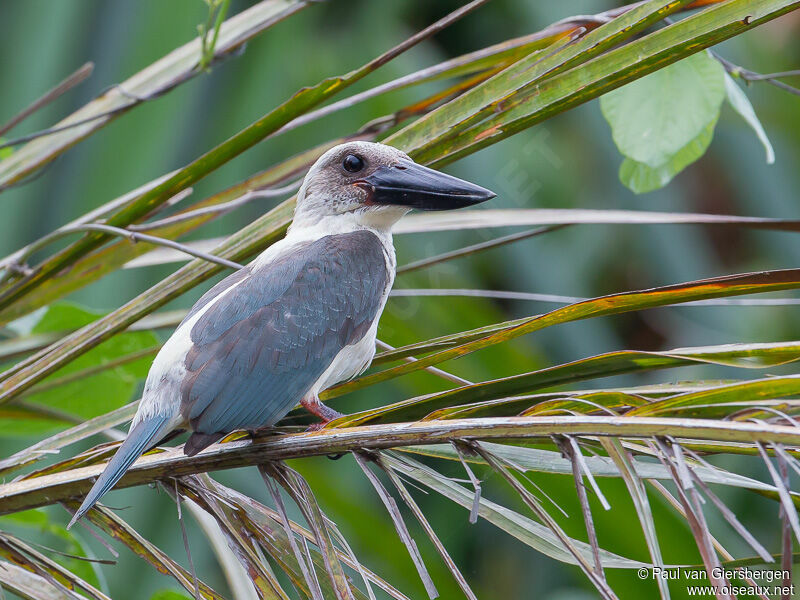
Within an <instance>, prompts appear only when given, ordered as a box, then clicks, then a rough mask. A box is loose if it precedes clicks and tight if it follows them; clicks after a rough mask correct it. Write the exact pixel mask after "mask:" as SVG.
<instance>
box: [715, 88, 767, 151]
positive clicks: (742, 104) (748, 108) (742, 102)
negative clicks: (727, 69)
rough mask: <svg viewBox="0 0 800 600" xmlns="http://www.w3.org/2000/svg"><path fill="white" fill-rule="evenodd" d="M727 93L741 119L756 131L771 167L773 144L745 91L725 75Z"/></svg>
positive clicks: (729, 101) (730, 102)
mask: <svg viewBox="0 0 800 600" xmlns="http://www.w3.org/2000/svg"><path fill="white" fill-rule="evenodd" d="M725 93H726V98H727V100H728V103H729V104H730V105H731V107H732V108H733V110H735V111H736V112H737V113H739V115H741V117H742V118H743V119H744V120H745V121H746V122H747V124H748V125H750V127H751V128H752V129H753V131H755V133H756V135H757V136H758V140H759V141H760V142H761V145H762V146H764V152H766V154H767V164H768V165H771V164H772V163H774V162H775V151H774V150H773V149H772V144H771V143H770V141H769V138H768V137H767V132H766V131H764V127H763V126H762V125H761V121H759V120H758V116H757V115H756V111H755V109H753V105H752V104H751V103H750V99H749V98H748V97H747V94H745V93H744V90H742V88H740V87H739V85H738V84H737V83H736V82H735V81H734V80H733V77H731V76H730V75H728V74H727V73H725Z"/></svg>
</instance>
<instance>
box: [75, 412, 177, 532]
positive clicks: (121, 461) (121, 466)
mask: <svg viewBox="0 0 800 600" xmlns="http://www.w3.org/2000/svg"><path fill="white" fill-rule="evenodd" d="M168 420H169V418H168V417H167V416H162V415H155V416H152V417H150V418H148V419H146V420H144V421H140V422H139V423H137V424H136V425H135V426H134V427H132V428H131V430H130V431H129V432H128V437H126V438H125V441H124V442H122V445H121V446H120V447H119V449H118V450H117V453H116V454H115V455H114V457H113V458H112V459H111V460H110V461H109V463H108V465H106V468H105V470H104V471H103V473H102V474H101V475H100V477H99V478H98V479H97V481H95V483H94V485H93V486H92V489H91V490H89V493H88V494H87V495H86V498H85V499H84V500H83V503H82V504H81V506H80V508H79V509H78V510H77V512H76V513H75V514H74V515H73V517H72V520H71V521H70V522H69V525H67V529H69V528H70V527H72V526H73V525H74V524H75V522H76V521H77V520H78V519H80V518H81V517H82V516H83V515H85V514H86V513H87V512H88V511H89V509H91V508H92V507H93V506H94V505H95V504H96V503H97V501H98V500H100V498H102V497H103V495H105V493H106V492H108V491H109V490H110V489H111V488H112V487H114V484H115V483H117V481H119V480H120V478H121V477H122V476H123V475H124V474H125V471H127V470H128V467H130V466H131V465H132V464H133V462H134V461H135V460H136V459H137V458H139V457H140V456H141V455H142V453H143V452H144V451H145V450H147V449H148V448H149V447H150V446H151V445H152V443H153V442H154V441H157V440H156V436H158V435H160V434H161V433H163V431H162V430H163V427H164V425H165V424H166V423H167V421H168Z"/></svg>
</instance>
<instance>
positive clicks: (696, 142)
mask: <svg viewBox="0 0 800 600" xmlns="http://www.w3.org/2000/svg"><path fill="white" fill-rule="evenodd" d="M716 124H717V121H716V119H715V120H714V121H712V122H711V123H709V124H708V125H707V126H706V128H705V129H704V130H703V131H701V132H700V134H699V135H698V136H697V137H696V138H694V139H693V140H692V141H691V142H689V143H688V144H686V145H685V146H684V147H683V148H681V149H680V150H678V151H677V152H676V153H675V154H673V155H672V157H671V158H670V159H669V160H668V161H667V162H666V163H664V164H663V165H660V166H658V167H651V166H650V165H648V164H646V163H643V162H637V161H635V160H633V159H632V158H626V159H625V160H624V161H622V165H620V167H619V180H620V181H621V182H622V183H623V184H624V185H625V187H627V188H628V189H630V190H631V191H632V192H635V193H637V194H644V193H646V192H652V191H653V190H657V189H659V188H662V187H664V186H665V185H667V184H668V183H669V182H670V181H672V178H673V177H675V175H677V174H678V173H680V172H681V171H683V170H684V169H685V168H686V167H688V166H689V165H690V164H692V163H693V162H694V161H696V160H697V159H698V158H700V157H701V156H703V154H705V151H706V149H707V148H708V146H709V144H710V143H711V139H712V138H713V137H714V126H715V125H716Z"/></svg>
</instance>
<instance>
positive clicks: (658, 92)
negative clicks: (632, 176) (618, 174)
mask: <svg viewBox="0 0 800 600" xmlns="http://www.w3.org/2000/svg"><path fill="white" fill-rule="evenodd" d="M724 75H725V69H723V67H722V65H721V64H720V63H719V62H718V61H716V60H714V59H713V58H711V56H709V54H708V53H707V52H698V53H697V54H693V55H691V56H689V57H688V58H684V59H683V60H681V61H678V62H676V63H673V64H671V65H669V66H667V67H664V68H663V69H659V70H658V71H655V72H654V73H651V74H650V75H647V76H646V77H642V78H641V79H637V80H636V81H633V82H631V83H628V84H627V85H624V86H622V87H621V88H618V89H616V90H614V91H612V92H609V93H608V94H605V95H604V96H603V97H601V98H600V108H601V109H602V111H603V116H604V117H605V118H606V121H608V123H609V125H611V133H612V136H613V138H614V143H615V144H616V145H617V148H619V151H620V153H622V155H623V156H626V157H627V158H630V159H631V160H634V161H636V162H639V163H644V164H645V165H647V166H649V167H652V168H654V169H657V168H659V167H662V166H664V165H666V164H667V163H668V162H669V161H671V160H672V159H673V157H674V156H675V155H676V154H678V153H679V152H680V151H681V150H682V149H684V148H685V147H686V146H688V145H689V144H690V143H691V142H692V141H693V140H695V139H696V138H698V136H700V135H701V134H702V133H703V132H704V131H705V130H706V129H707V128H708V127H709V125H711V129H712V132H713V123H716V121H717V117H718V116H719V108H720V106H721V105H722V101H723V100H724V99H725V78H724Z"/></svg>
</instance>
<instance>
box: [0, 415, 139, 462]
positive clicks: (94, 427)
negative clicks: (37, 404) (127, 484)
mask: <svg viewBox="0 0 800 600" xmlns="http://www.w3.org/2000/svg"><path fill="white" fill-rule="evenodd" d="M138 404H139V403H138V401H137V402H131V403H130V404H126V405H125V406H122V407H121V408H118V409H116V410H113V411H111V412H109V413H106V414H104V415H100V416H98V417H94V418H93V419H89V420H87V421H84V422H83V423H80V424H78V425H75V426H74V427H71V428H69V429H67V430H65V431H59V432H58V433H56V434H54V435H52V436H50V437H48V438H45V439H43V440H41V441H39V442H37V443H35V444H34V445H33V446H29V447H28V448H25V449H24V450H20V451H19V452H16V453H15V454H12V455H11V456H9V457H8V458H4V459H2V460H0V476H5V475H6V474H7V473H10V472H12V471H16V470H18V469H21V468H23V467H25V466H27V465H29V464H31V463H33V462H36V461H38V460H42V459H44V458H47V457H48V456H51V455H53V454H58V453H60V451H61V449H62V448H64V447H66V446H69V445H70V444H74V443H76V442H79V441H81V440H85V439H86V438H88V437H91V436H93V435H95V434H97V433H100V432H102V431H105V430H107V429H110V428H112V427H116V426H117V425H121V424H122V423H124V422H125V421H129V420H130V419H132V418H133V415H134V413H135V412H136V407H137V406H138Z"/></svg>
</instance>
